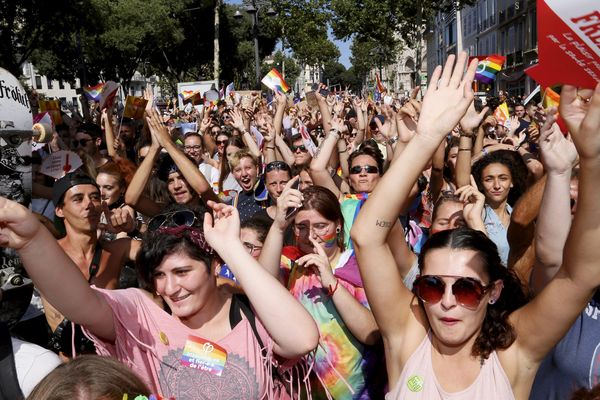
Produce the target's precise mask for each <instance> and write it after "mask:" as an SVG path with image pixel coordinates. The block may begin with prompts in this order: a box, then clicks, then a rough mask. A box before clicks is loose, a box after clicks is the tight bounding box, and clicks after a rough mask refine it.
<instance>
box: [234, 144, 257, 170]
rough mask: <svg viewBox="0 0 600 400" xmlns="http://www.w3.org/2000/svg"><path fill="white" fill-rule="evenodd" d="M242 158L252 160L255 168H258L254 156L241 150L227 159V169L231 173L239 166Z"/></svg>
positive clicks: (247, 151)
mask: <svg viewBox="0 0 600 400" xmlns="http://www.w3.org/2000/svg"><path fill="white" fill-rule="evenodd" d="M242 158H250V159H251V160H252V164H254V166H255V167H258V158H256V156H255V155H254V154H252V153H250V151H249V150H247V149H241V150H238V151H237V152H236V153H235V154H234V155H232V156H231V158H230V159H229V168H230V169H231V170H232V171H233V169H234V168H235V167H237V166H238V165H239V164H240V162H241V161H242Z"/></svg>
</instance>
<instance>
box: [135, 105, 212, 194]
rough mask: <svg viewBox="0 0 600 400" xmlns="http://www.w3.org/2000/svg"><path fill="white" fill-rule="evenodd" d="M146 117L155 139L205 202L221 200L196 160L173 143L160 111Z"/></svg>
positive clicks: (152, 112)
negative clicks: (161, 119) (193, 160)
mask: <svg viewBox="0 0 600 400" xmlns="http://www.w3.org/2000/svg"><path fill="white" fill-rule="evenodd" d="M146 119H147V121H148V127H149V128H150V132H151V133H152V135H153V139H154V138H156V139H157V140H158V141H159V143H160V145H161V146H163V147H164V148H165V150H167V152H168V153H169V155H170V156H171V158H172V159H173V161H174V162H175V164H177V168H179V171H181V174H182V175H183V176H184V177H185V179H186V180H187V182H188V183H189V184H190V186H191V187H192V188H193V189H194V190H195V191H196V193H198V194H199V195H200V196H201V197H202V199H203V200H204V201H205V202H206V201H208V200H213V201H216V202H219V198H218V197H217V195H216V194H215V192H214V191H213V190H212V186H211V185H210V183H208V181H207V180H206V178H205V177H204V174H202V172H200V170H199V169H198V166H197V165H196V164H194V162H192V160H190V159H189V158H188V157H187V156H186V155H185V153H184V152H183V151H181V149H179V147H177V146H176V145H175V143H173V140H171V136H170V135H169V132H168V130H167V127H166V126H164V125H163V124H162V122H161V121H160V117H159V115H158V113H157V112H156V111H154V110H152V111H151V112H150V115H149V116H148V117H146ZM144 161H146V160H144Z"/></svg>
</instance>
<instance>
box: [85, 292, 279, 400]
mask: <svg viewBox="0 0 600 400" xmlns="http://www.w3.org/2000/svg"><path fill="white" fill-rule="evenodd" d="M95 289H96V290H97V291H98V292H99V293H101V294H102V295H103V296H104V298H105V299H106V301H107V302H108V304H109V305H110V307H111V308H112V310H113V314H114V324H115V331H116V337H117V339H116V341H115V343H108V342H105V341H103V340H102V339H100V338H97V337H95V336H94V335H90V333H89V332H88V331H87V330H85V332H86V334H88V335H90V337H91V338H92V340H93V341H94V343H95V344H96V352H97V353H98V354H99V355H102V356H112V357H115V358H117V359H118V360H119V361H121V362H123V363H124V364H126V365H128V366H129V367H130V368H131V369H132V370H133V371H134V372H136V373H137V374H138V375H139V376H140V378H142V379H143V380H144V381H145V382H146V383H147V384H148V386H149V387H150V389H151V390H152V391H153V393H156V394H160V395H161V396H163V397H167V398H169V397H175V398H176V399H177V400H196V399H210V400H225V399H236V400H237V399H240V400H242V399H248V400H251V399H252V400H254V399H264V398H269V399H270V398H275V399H287V398H289V396H288V395H287V393H286V392H285V389H284V388H283V385H282V384H281V383H279V382H276V383H275V384H274V383H273V380H272V379H271V372H270V368H271V367H273V368H274V366H273V364H274V363H275V360H274V359H273V352H272V347H273V341H272V340H271V338H270V337H269V335H268V333H267V332H266V330H265V329H264V327H263V326H262V324H261V323H260V321H259V320H258V318H256V319H255V321H256V328H257V331H258V332H259V335H260V337H261V340H262V342H263V343H264V344H265V346H266V347H267V349H268V352H267V354H268V355H267V358H268V360H264V358H263V355H262V353H261V349H260V347H259V344H258V341H257V340H256V338H255V336H254V333H253V331H252V327H251V325H250V323H249V322H248V320H247V319H246V318H243V319H242V321H240V322H239V323H238V324H237V325H236V326H235V327H234V328H233V329H232V331H231V332H230V333H229V334H228V335H227V336H225V337H224V338H222V339H220V340H219V341H218V342H212V343H213V344H216V345H218V346H220V348H219V347H217V346H212V347H211V345H210V344H209V348H210V350H209V352H210V353H209V354H211V357H213V358H211V359H210V360H209V362H211V363H213V364H212V365H213V367H211V368H210V369H212V371H206V370H201V369H199V368H203V367H199V366H198V363H196V364H193V362H194V360H196V361H197V360H198V359H199V358H198V357H201V353H203V351H204V350H203V349H206V346H204V345H203V344H202V343H203V342H204V340H203V339H202V338H200V337H198V336H197V335H195V334H194V332H193V331H192V330H191V329H189V328H188V327H187V326H185V325H184V324H183V323H181V322H180V321H179V320H178V319H177V318H174V317H173V316H171V315H169V314H168V313H167V312H165V311H164V310H162V309H161V308H160V307H158V306H157V305H156V304H155V303H154V302H153V301H152V300H151V299H150V298H149V297H147V296H146V295H144V294H143V293H142V292H141V291H140V290H138V289H124V290H102V289H97V288H95ZM190 360H191V361H190ZM223 363H224V365H223ZM190 364H192V365H190ZM203 366H205V364H204V365H203ZM219 372H220V373H219ZM217 374H218V375H217ZM274 386H275V387H274Z"/></svg>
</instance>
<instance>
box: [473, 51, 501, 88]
mask: <svg viewBox="0 0 600 400" xmlns="http://www.w3.org/2000/svg"><path fill="white" fill-rule="evenodd" d="M505 61H506V57H503V56H500V55H498V54H494V55H491V56H488V57H486V58H485V60H483V61H479V64H478V65H477V70H476V71H475V79H476V80H478V81H479V82H482V83H487V84H490V83H492V82H494V81H495V80H496V75H497V74H498V72H500V70H502V65H504V62H505Z"/></svg>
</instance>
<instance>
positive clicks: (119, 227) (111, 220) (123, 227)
mask: <svg viewBox="0 0 600 400" xmlns="http://www.w3.org/2000/svg"><path fill="white" fill-rule="evenodd" d="M102 212H103V213H104V217H105V218H106V224H100V225H99V226H98V227H99V228H100V229H104V230H105V231H106V232H109V233H115V234H116V233H121V232H131V231H132V230H133V229H134V228H135V219H134V217H133V213H134V211H133V209H132V208H131V207H122V208H115V209H113V210H111V209H109V208H108V204H107V203H106V202H105V201H103V202H102Z"/></svg>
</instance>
